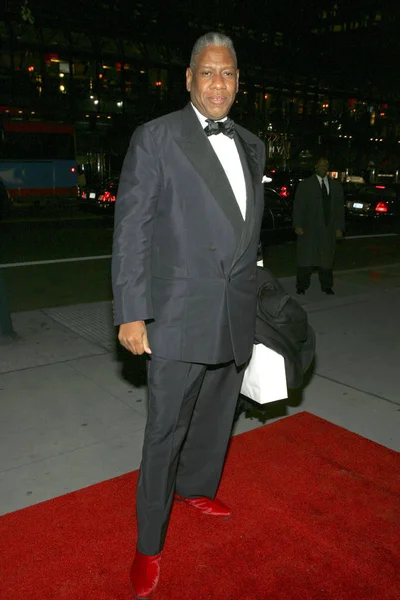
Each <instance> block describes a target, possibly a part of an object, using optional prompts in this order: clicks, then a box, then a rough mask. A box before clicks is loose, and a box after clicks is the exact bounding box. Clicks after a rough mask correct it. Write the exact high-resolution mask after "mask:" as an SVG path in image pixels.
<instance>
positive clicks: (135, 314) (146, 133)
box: [112, 126, 161, 325]
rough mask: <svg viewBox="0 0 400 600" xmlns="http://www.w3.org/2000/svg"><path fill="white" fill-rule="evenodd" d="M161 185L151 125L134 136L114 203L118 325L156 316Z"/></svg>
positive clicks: (115, 297)
mask: <svg viewBox="0 0 400 600" xmlns="http://www.w3.org/2000/svg"><path fill="white" fill-rule="evenodd" d="M160 188H161V168H160V161H159V157H158V154H157V148H156V144H155V142H154V139H153V135H152V132H151V130H150V128H149V127H148V126H141V127H139V128H138V129H137V130H136V131H135V133H134V134H133V136H132V139H131V142H130V146H129V149H128V152H127V154H126V156H125V160H124V164H123V167H122V171H121V177H120V183H119V187H118V195H117V201H116V205H115V220H114V223H115V224H114V241H113V252H112V284H113V295H114V324H115V325H120V324H121V323H129V322H132V321H139V320H147V319H152V318H153V308H152V301H151V288H150V281H151V278H150V274H151V246H152V237H153V227H154V219H155V216H156V212H157V204H158V199H159V194H160Z"/></svg>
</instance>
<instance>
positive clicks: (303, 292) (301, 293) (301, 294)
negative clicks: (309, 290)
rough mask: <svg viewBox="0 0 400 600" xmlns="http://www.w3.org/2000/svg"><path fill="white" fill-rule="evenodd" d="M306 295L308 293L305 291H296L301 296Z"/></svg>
mask: <svg viewBox="0 0 400 600" xmlns="http://www.w3.org/2000/svg"><path fill="white" fill-rule="evenodd" d="M305 293H306V291H305V290H299V289H297V290H296V294H299V296H304V294H305Z"/></svg>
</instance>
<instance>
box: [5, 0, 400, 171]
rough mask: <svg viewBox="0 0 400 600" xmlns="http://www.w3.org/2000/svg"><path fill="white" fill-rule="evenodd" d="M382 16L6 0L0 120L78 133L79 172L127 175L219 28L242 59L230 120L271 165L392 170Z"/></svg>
mask: <svg viewBox="0 0 400 600" xmlns="http://www.w3.org/2000/svg"><path fill="white" fill-rule="evenodd" d="M302 4H304V5H302ZM385 4H386V5H385V6H383V5H382V3H381V2H377V1H375V0H364V2H360V1H358V0H347V1H344V0H343V1H339V0H337V1H336V2H333V1H327V2H324V1H321V2H319V3H318V4H314V3H313V2H307V3H306V2H304V3H302V2H296V3H295V2H289V1H288V0H281V1H280V2H279V3H276V4H272V3H264V2H261V0H260V1H259V2H249V3H243V2H239V1H235V0H231V1H230V2H228V1H227V0H219V1H218V2H215V3H213V6H212V8H210V6H209V5H206V3H204V2H200V1H199V0H192V1H188V0H186V1H183V0H175V1H172V0H164V1H161V0H148V1H146V2H143V3H140V2H128V1H127V0H113V1H112V0H111V1H108V2H104V1H103V2H94V1H93V0H92V1H83V0H76V1H75V2H74V3H71V2H66V1H65V0H58V2H54V3H53V4H51V3H49V2H48V1H44V0H29V1H27V2H24V1H21V0H8V1H7V2H6V4H5V7H4V10H3V13H2V15H1V16H0V40H1V41H0V43H1V46H0V111H1V114H2V115H3V118H9V117H13V118H24V119H42V120H57V121H65V122H70V123H73V124H75V125H76V130H77V152H78V156H79V157H80V158H79V162H81V163H87V164H88V165H89V166H90V168H91V169H92V170H93V171H94V172H96V171H99V170H100V172H102V173H103V172H109V171H114V170H118V169H119V167H120V162H121V157H122V156H123V155H124V153H125V151H126V148H127V144H128V141H129V137H130V134H131V132H132V130H133V129H134V128H135V127H136V126H137V125H138V124H140V123H142V122H145V121H148V120H150V119H151V118H154V117H156V116H159V115H161V114H163V113H166V112H169V111H171V110H175V109H176V108H178V107H180V106H182V105H183V104H184V103H185V102H186V101H187V93H186V91H185V86H184V71H185V68H186V66H187V63H188V60H189V55H190V50H191V46H192V44H193V41H194V40H195V39H196V37H198V36H199V35H201V34H202V33H204V32H206V31H209V30H219V31H224V32H226V33H227V34H228V35H231V36H232V38H233V39H234V42H235V44H236V47H237V51H238V55H239V57H240V67H241V77H240V92H239V94H238V98H237V102H236V104H235V106H234V110H233V112H234V118H235V119H237V120H238V121H240V122H242V123H243V124H244V125H245V126H247V127H249V128H250V129H252V130H253V131H254V132H255V133H257V134H259V135H261V136H263V137H264V138H265V140H266V142H267V149H268V158H269V164H270V166H274V165H283V166H285V165H287V164H288V163H289V162H290V163H291V164H292V163H293V164H301V163H305V162H307V161H308V160H309V159H308V158H307V157H309V156H311V157H313V156H315V154H316V153H318V152H328V153H329V154H330V156H331V158H332V160H333V162H334V163H335V167H336V168H340V169H343V168H367V167H368V165H369V164H370V163H371V162H372V163H374V164H375V165H379V166H382V168H388V169H395V168H397V166H398V164H399V150H400V143H399V142H400V112H399V106H400V89H399V88H400V85H399V83H398V81H397V78H396V66H397V60H398V58H397V46H398V42H397V34H398V25H399V8H398V6H397V4H395V3H394V2H392V3H390V2H389V3H385Z"/></svg>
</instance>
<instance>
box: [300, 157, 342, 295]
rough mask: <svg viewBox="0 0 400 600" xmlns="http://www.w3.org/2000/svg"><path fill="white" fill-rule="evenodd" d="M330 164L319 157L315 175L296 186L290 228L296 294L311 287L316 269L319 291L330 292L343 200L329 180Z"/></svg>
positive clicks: (302, 292)
mask: <svg viewBox="0 0 400 600" xmlns="http://www.w3.org/2000/svg"><path fill="white" fill-rule="evenodd" d="M328 170H329V162H328V159H326V158H325V157H321V158H319V159H318V160H317V162H316V164H315V174H314V175H312V176H311V177H308V178H307V179H305V180H304V181H302V182H300V183H299V186H298V188H297V190H296V194H295V199H294V207H293V225H294V228H295V232H296V235H297V278H296V288H297V293H298V294H304V293H305V291H306V290H307V289H308V288H309V286H310V281H311V274H312V272H313V271H314V270H315V269H317V270H318V275H319V281H320V284H321V289H322V291H324V292H325V293H326V294H334V291H333V289H332V288H333V270H332V269H333V263H334V258H335V249H336V240H337V239H338V238H341V237H342V235H343V231H344V197H343V188H342V186H341V184H340V183H339V182H338V181H336V180H335V179H332V178H331V177H328Z"/></svg>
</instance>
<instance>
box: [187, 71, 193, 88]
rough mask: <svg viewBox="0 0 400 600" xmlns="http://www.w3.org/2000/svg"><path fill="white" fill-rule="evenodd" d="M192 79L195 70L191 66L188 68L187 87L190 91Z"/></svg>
mask: <svg viewBox="0 0 400 600" xmlns="http://www.w3.org/2000/svg"><path fill="white" fill-rule="evenodd" d="M192 79H193V71H192V69H191V68H190V67H188V68H187V69H186V89H187V91H188V92H190V88H191V85H192Z"/></svg>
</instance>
